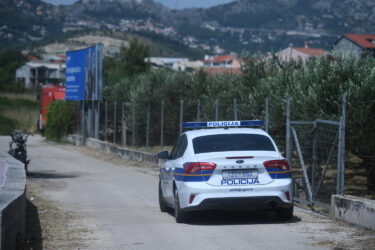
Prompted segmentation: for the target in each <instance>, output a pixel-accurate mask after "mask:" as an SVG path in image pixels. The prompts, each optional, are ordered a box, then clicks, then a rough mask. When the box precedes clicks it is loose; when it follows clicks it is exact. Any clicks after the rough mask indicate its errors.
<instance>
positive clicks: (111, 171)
mask: <svg viewBox="0 0 375 250" xmlns="http://www.w3.org/2000/svg"><path fill="white" fill-rule="evenodd" d="M8 142H9V137H0V149H2V150H4V151H6V150H7V147H8ZM28 152H29V155H30V158H31V164H30V168H29V169H30V172H31V176H30V177H28V182H29V185H30V186H31V187H32V188H33V190H37V192H38V193H39V195H40V196H42V197H43V198H44V199H47V200H50V201H51V202H53V204H55V205H56V206H58V207H59V208H60V209H63V210H66V211H71V213H74V214H77V215H78V216H77V220H78V222H77V223H79V224H80V225H81V226H82V225H83V226H84V227H85V228H87V232H90V233H87V234H85V235H84V236H82V238H81V241H82V248H87V249H153V250H156V249H332V248H336V249H340V248H358V249H362V248H371V247H373V246H374V245H373V243H374V239H375V236H374V233H372V232H370V231H365V230H361V229H358V228H356V227H353V226H349V225H346V224H344V223H340V222H336V221H333V220H331V219H330V218H328V217H326V216H322V215H319V214H316V213H313V212H311V211H310V210H306V209H303V208H300V207H296V208H295V216H294V218H293V220H292V221H290V222H288V223H281V222H279V221H277V220H276V218H275V217H274V215H273V213H268V212H204V213H199V214H194V215H193V216H192V218H191V222H190V223H189V224H176V222H175V220H174V217H173V216H172V214H168V213H161V212H160V210H159V207H158V198H157V197H158V195H157V192H158V188H157V187H158V170H157V169H152V168H151V167H147V166H142V165H137V164H134V163H129V162H126V161H123V160H120V159H117V158H116V157H113V156H108V155H102V154H100V153H97V152H95V151H93V150H89V149H87V148H84V147H74V146H71V145H55V144H51V143H46V142H45V141H44V140H43V139H42V138H41V137H40V136H34V137H31V138H30V140H29V142H28ZM61 223H64V221H61ZM63 240H64V239H63ZM67 240H69V239H67Z"/></svg>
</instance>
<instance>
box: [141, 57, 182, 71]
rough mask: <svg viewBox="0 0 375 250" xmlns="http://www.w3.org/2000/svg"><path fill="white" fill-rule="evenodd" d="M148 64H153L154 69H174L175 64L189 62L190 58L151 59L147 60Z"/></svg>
mask: <svg viewBox="0 0 375 250" xmlns="http://www.w3.org/2000/svg"><path fill="white" fill-rule="evenodd" d="M145 61H146V62H149V63H151V66H152V68H154V69H159V68H163V67H166V68H172V67H173V64H174V63H178V62H188V61H189V59H188V58H174V57H149V58H145Z"/></svg>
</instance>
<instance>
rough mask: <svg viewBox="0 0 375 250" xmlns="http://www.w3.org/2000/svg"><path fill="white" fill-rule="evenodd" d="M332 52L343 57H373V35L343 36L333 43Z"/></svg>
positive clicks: (374, 49) (374, 41)
mask: <svg viewBox="0 0 375 250" xmlns="http://www.w3.org/2000/svg"><path fill="white" fill-rule="evenodd" d="M333 51H334V52H337V53H341V54H342V55H344V56H348V55H354V56H356V57H361V56H364V55H367V54H370V55H372V56H375V35H369V34H344V35H343V36H342V37H340V38H339V39H338V40H337V41H336V42H335V45H334V48H333Z"/></svg>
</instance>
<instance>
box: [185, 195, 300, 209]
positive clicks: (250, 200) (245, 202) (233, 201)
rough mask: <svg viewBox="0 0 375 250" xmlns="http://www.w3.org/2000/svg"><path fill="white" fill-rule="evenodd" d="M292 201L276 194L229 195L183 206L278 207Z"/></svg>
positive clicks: (205, 207)
mask: <svg viewBox="0 0 375 250" xmlns="http://www.w3.org/2000/svg"><path fill="white" fill-rule="evenodd" d="M291 206H293V204H292V203H285V202H284V201H282V200H281V199H280V197H278V196H268V197H230V198H209V199H205V200H203V201H202V202H201V203H200V204H199V205H197V206H190V207H187V208H184V209H183V210H184V211H197V210H210V209H254V210H255V209H275V208H278V207H287V208H289V207H291Z"/></svg>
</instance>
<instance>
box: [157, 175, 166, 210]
mask: <svg viewBox="0 0 375 250" xmlns="http://www.w3.org/2000/svg"><path fill="white" fill-rule="evenodd" d="M159 206H160V211H161V212H163V213H164V212H168V206H167V204H166V203H165V200H164V198H163V193H162V191H161V181H159Z"/></svg>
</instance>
